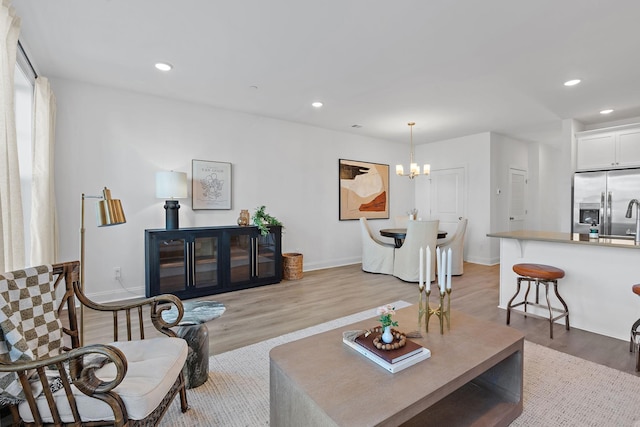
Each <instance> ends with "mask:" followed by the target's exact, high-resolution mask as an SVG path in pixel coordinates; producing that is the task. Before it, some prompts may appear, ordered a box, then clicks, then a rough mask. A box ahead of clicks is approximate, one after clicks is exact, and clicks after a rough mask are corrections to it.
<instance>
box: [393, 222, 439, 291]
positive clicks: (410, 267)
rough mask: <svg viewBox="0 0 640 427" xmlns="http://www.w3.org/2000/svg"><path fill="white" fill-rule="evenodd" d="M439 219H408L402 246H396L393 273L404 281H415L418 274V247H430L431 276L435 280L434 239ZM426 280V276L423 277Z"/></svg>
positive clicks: (436, 235)
mask: <svg viewBox="0 0 640 427" xmlns="http://www.w3.org/2000/svg"><path fill="white" fill-rule="evenodd" d="M438 225H440V221H438V220H436V221H409V222H407V237H406V238H405V239H404V243H403V244H402V247H400V248H396V250H395V252H396V253H395V259H394V262H393V275H394V276H396V277H397V278H399V279H402V280H404V281H406V282H417V281H418V278H419V274H420V248H424V249H425V250H426V248H427V246H428V247H429V248H430V249H431V265H432V268H431V277H430V278H429V280H431V281H433V280H435V271H436V268H435V265H436V264H435V260H436V240H437V239H438ZM425 280H426V278H425Z"/></svg>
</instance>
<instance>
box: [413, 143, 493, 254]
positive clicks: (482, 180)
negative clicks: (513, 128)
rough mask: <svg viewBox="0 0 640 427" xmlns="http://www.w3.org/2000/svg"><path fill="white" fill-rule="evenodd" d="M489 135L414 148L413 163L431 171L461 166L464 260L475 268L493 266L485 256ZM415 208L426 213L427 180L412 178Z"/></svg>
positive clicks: (487, 252)
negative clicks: (465, 222) (464, 189)
mask: <svg viewBox="0 0 640 427" xmlns="http://www.w3.org/2000/svg"><path fill="white" fill-rule="evenodd" d="M490 135H491V134H490V133H489V132H486V133H481V134H477V135H470V136H465V137H461V138H454V139H449V140H446V141H438V142H434V143H430V144H424V145H419V146H417V147H416V150H415V153H416V159H418V160H419V161H420V162H422V163H430V164H431V168H432V169H444V168H453V167H460V166H464V167H465V168H466V173H467V177H466V181H467V182H466V184H467V193H468V199H467V200H466V203H465V206H466V212H467V213H466V215H467V218H468V219H469V222H468V225H467V234H466V235H465V260H466V261H469V262H474V263H479V264H491V263H492V262H493V260H492V257H491V255H490V253H489V246H490V238H489V237H486V235H487V233H489V232H490V219H491V211H490V204H489V203H487V200H489V198H490V176H489V173H488V172H487V167H488V165H489V162H490V152H491V149H490V147H491V145H490V144H491V137H490ZM414 181H416V207H417V208H418V210H419V211H420V212H428V211H429V206H428V204H429V201H428V197H427V186H428V180H423V179H421V178H415V179H414Z"/></svg>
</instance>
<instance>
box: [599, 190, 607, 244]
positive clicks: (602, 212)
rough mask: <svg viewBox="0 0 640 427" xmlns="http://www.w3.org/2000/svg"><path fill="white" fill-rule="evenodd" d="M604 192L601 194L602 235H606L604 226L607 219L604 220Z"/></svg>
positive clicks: (600, 225) (600, 226)
mask: <svg viewBox="0 0 640 427" xmlns="http://www.w3.org/2000/svg"><path fill="white" fill-rule="evenodd" d="M604 209H605V206H604V191H603V192H602V193H600V224H598V225H599V228H600V234H606V230H605V228H604V224H605V218H604Z"/></svg>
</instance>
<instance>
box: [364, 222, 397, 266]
mask: <svg viewBox="0 0 640 427" xmlns="http://www.w3.org/2000/svg"><path fill="white" fill-rule="evenodd" d="M360 234H361V235H362V270H363V271H366V272H368V273H382V274H393V260H394V257H395V254H394V248H395V246H394V245H393V244H392V243H385V242H382V241H380V240H378V239H377V238H376V237H375V236H374V235H373V234H372V233H371V228H370V227H369V223H368V222H367V219H366V218H360Z"/></svg>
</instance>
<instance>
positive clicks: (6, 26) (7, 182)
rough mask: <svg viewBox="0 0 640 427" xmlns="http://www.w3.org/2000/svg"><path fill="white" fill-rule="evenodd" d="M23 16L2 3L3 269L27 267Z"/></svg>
mask: <svg viewBox="0 0 640 427" xmlns="http://www.w3.org/2000/svg"><path fill="white" fill-rule="evenodd" d="M19 32H20V18H18V17H16V15H15V11H14V9H13V8H12V7H11V6H10V1H9V0H2V5H1V6H0V251H2V253H0V272H2V271H12V270H16V269H18V268H22V267H24V250H25V249H24V228H23V227H24V224H23V215H22V195H21V192H20V171H19V167H18V144H17V140H16V120H15V110H14V73H15V67H16V53H17V49H18V34H19Z"/></svg>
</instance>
